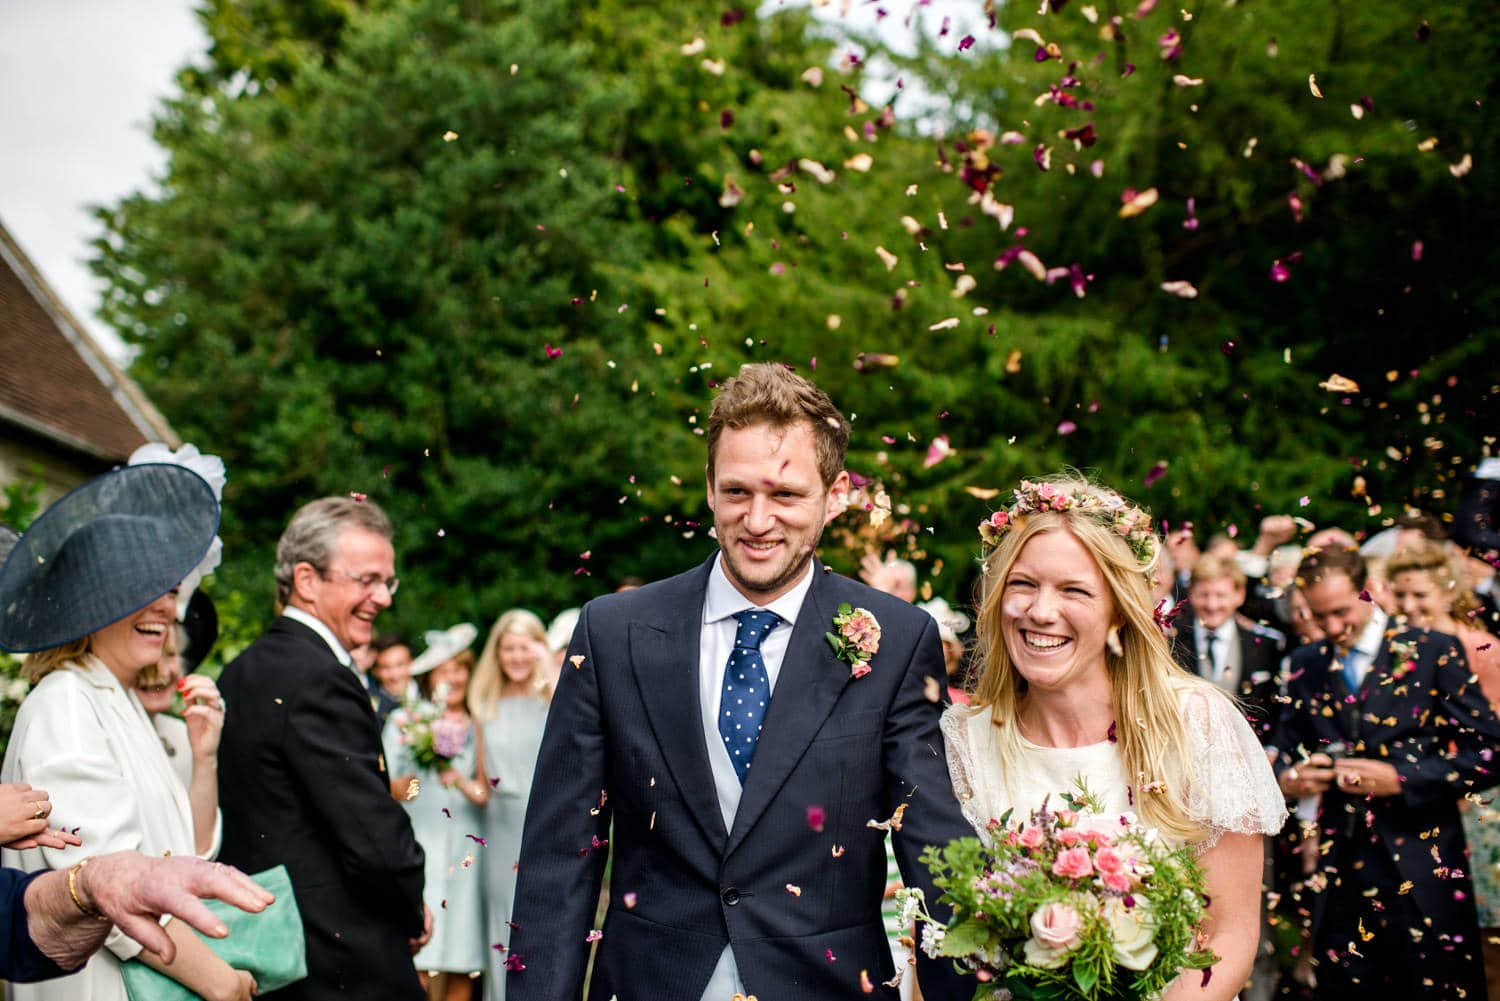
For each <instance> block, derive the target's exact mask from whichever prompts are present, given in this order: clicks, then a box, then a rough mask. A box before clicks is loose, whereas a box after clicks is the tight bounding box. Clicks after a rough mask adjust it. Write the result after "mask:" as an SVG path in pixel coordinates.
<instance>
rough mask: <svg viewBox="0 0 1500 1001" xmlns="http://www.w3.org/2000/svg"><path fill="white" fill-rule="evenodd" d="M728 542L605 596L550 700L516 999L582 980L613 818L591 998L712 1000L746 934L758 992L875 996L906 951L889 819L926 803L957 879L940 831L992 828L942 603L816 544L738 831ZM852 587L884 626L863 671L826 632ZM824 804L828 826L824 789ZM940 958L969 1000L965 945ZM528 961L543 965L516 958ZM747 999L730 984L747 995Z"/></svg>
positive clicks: (909, 828)
mask: <svg viewBox="0 0 1500 1001" xmlns="http://www.w3.org/2000/svg"><path fill="white" fill-rule="evenodd" d="M711 566H712V561H711V560H710V561H709V562H706V563H704V564H703V565H702V566H700V567H698V568H697V569H696V570H692V571H689V572H688V573H685V574H682V575H680V576H677V577H673V578H671V579H669V580H665V581H659V582H657V583H655V584H651V585H648V586H646V587H643V588H640V589H638V590H635V591H629V592H626V593H624V594H614V595H609V596H606V597H603V598H600V599H598V600H596V601H593V602H590V603H589V604H588V605H587V606H585V608H584V610H583V614H582V616H581V617H580V619H579V622H578V627H577V631H576V632H575V633H574V634H573V643H572V645H571V647H570V648H569V651H568V653H569V655H570V657H579V658H582V659H581V661H580V662H579V663H578V665H577V666H576V667H575V666H570V664H571V661H565V662H564V664H563V674H562V677H561V679H560V683H559V685H558V688H557V694H556V696H555V697H554V699H553V702H552V710H551V713H550V715H549V716H548V717H547V730H546V735H545V736H544V737H543V739H542V748H541V757H540V759H539V760H538V762H537V770H536V778H535V782H534V784H533V785H532V796H531V802H530V805H529V807H528V809H527V813H526V830H525V837H524V840H523V842H522V846H521V861H520V868H519V872H518V885H517V888H516V907H515V915H514V917H515V925H516V927H515V929H514V933H513V934H514V937H513V938H512V939H511V953H512V961H513V964H514V965H513V967H512V972H511V974H510V976H509V979H508V981H507V990H508V993H509V997H510V999H511V1001H541V999H558V1001H561V999H570V1001H571V999H576V998H577V997H579V993H580V991H581V990H582V986H583V979H584V968H585V964H586V963H587V960H588V949H587V947H586V946H585V945H584V937H585V935H586V934H587V932H588V931H589V929H590V927H592V921H593V919H594V909H595V902H596V900H597V894H598V890H599V882H600V876H601V874H602V873H603V870H604V863H605V856H606V854H607V852H606V849H605V848H604V847H603V846H602V842H603V841H604V839H606V838H609V837H610V836H611V835H610V829H611V826H610V825H611V821H612V822H613V831H614V833H613V844H612V845H611V846H610V847H612V848H613V850H614V861H613V869H612V871H611V876H610V906H609V913H608V915H607V916H606V918H605V921H604V928H603V931H604V937H603V940H602V941H601V942H600V943H599V951H598V955H597V958H596V959H595V964H594V972H593V980H592V986H591V989H590V992H589V997H590V998H591V999H596V1001H607V999H610V998H615V997H617V998H618V1001H640V999H649V1001H699V999H700V997H701V996H702V993H703V990H704V988H705V986H706V985H707V983H708V980H709V976H710V974H711V973H712V972H713V969H714V966H715V964H717V962H718V960H719V956H720V953H721V952H722V951H723V949H724V947H725V946H726V945H728V944H730V943H732V944H733V949H734V956H735V962H736V965H737V967H738V969H739V973H740V977H741V979H742V980H743V981H744V983H745V988H746V992H747V993H749V994H754V995H757V996H759V997H762V998H788V999H790V998H796V999H798V1001H819V999H830V1001H832V999H840V1001H842V999H846V998H851V997H860V996H862V995H861V994H860V971H861V970H867V971H869V976H870V979H871V980H872V981H874V982H875V984H876V993H875V995H874V996H877V997H885V998H894V997H895V996H896V993H895V991H893V990H889V989H887V988H884V987H881V986H879V982H880V981H882V980H886V979H888V978H890V976H891V974H892V963H891V954H890V948H889V946H888V944H887V941H886V936H885V931H884V929H883V928H882V926H881V920H880V902H881V896H882V893H883V890H884V887H885V884H886V869H885V835H884V834H883V833H882V832H881V831H878V830H872V829H871V828H870V827H868V826H867V823H868V822H869V821H871V820H877V821H879V820H885V819H887V818H889V817H890V816H891V815H892V814H893V813H894V812H895V810H896V807H897V806H898V805H900V804H903V803H905V804H907V806H908V809H907V810H906V812H905V818H904V824H903V826H902V828H901V831H900V833H899V834H897V835H896V839H895V847H896V856H897V859H898V862H899V864H900V867H901V872H902V875H903V877H904V879H905V880H906V882H907V883H908V885H913V886H920V887H922V888H923V890H924V891H925V892H926V894H927V898H928V900H929V901H935V900H936V898H937V891H936V890H934V889H933V887H932V882H931V879H930V878H929V875H928V873H927V870H926V868H925V867H924V866H922V865H920V864H919V863H918V861H917V856H918V855H919V854H920V853H921V851H922V848H923V846H924V845H934V844H936V845H942V844H946V843H947V842H948V841H950V840H952V839H954V838H958V837H966V836H972V835H973V834H974V831H973V829H972V828H970V827H969V825H968V824H967V823H966V822H965V821H964V819H963V815H962V814H961V813H960V811H959V807H958V803H957V801H956V800H955V799H954V796H953V790H952V786H951V784H950V782H949V779H948V767H947V763H946V758H945V755H944V752H943V738H942V735H941V734H940V733H939V731H938V718H939V715H940V712H941V709H942V705H941V704H940V703H939V702H937V701H934V700H935V699H937V698H940V697H941V692H942V690H943V685H944V679H943V657H942V651H941V647H940V644H939V641H938V632H937V625H936V623H935V622H934V620H933V619H932V617H931V616H929V615H927V614H926V613H925V612H923V611H922V610H921V609H918V608H914V607H913V606H911V605H908V604H906V603H904V602H901V601H898V600H897V599H894V598H891V597H890V596H889V595H885V594H881V593H879V592H877V591H874V590H871V589H870V588H868V587H865V586H864V585H862V584H858V583H855V582H854V581H851V580H849V579H847V578H845V577H841V576H837V575H834V574H831V573H827V572H826V571H825V569H824V567H823V566H822V565H821V564H818V563H816V562H815V563H814V565H813V581H812V586H811V588H810V590H809V592H808V595H807V598H806V601H805V603H804V604H803V607H802V609H801V611H800V612H799V614H798V617H797V623H796V626H795V628H794V630H793V632H792V635H791V639H790V643H789V646H788V648H787V652H786V658H785V660H784V661H783V663H782V667H781V673H780V675H779V677H778V679H777V682H776V688H775V692H774V694H773V696H772V698H771V704H770V706H769V707H768V708H767V711H766V718H765V722H764V724H763V727H764V729H763V730H762V734H761V738H760V741H759V743H758V745H757V747H756V751H755V766H754V767H753V768H752V769H751V770H750V773H749V776H748V778H747V779H746V783H745V788H744V794H743V798H742V799H741V800H740V805H739V810H738V812H737V814H736V816H735V820H734V824H733V829H732V830H728V831H726V830H725V829H724V822H723V818H722V815H721V813H720V810H719V802H718V795H717V792H716V790H715V786H714V779H713V775H712V773H711V771H710V765H709V757H708V749H707V745H706V743H705V740H704V734H703V724H702V721H701V715H700V712H699V705H698V703H699V699H698V673H699V633H700V631H701V628H702V609H703V600H704V591H705V587H706V584H707V581H708V574H709V571H710V568H711ZM841 602H848V603H850V604H852V605H854V606H856V607H863V608H867V609H869V610H870V611H871V612H872V613H874V615H875V617H876V618H877V619H878V620H879V622H880V623H881V626H882V637H881V641H880V649H879V651H878V652H877V653H876V654H875V656H874V657H873V658H872V660H871V663H870V666H871V671H870V673H869V674H868V675H866V676H865V677H863V678H859V679H851V677H850V670H849V665H848V664H846V663H845V662H843V661H840V660H838V659H837V658H835V657H834V655H833V651H832V649H831V648H830V646H829V644H828V642H827V641H826V639H825V638H824V634H825V633H826V632H828V631H831V630H832V628H833V626H832V620H833V617H834V615H835V614H837V610H838V606H839V604H840V603H841ZM812 806H818V807H821V808H822V811H823V821H822V829H821V830H815V829H813V826H812V824H811V823H810V821H809V816H808V808H809V807H812ZM921 962H922V963H923V964H924V965H923V966H922V968H921V977H922V986H923V990H924V992H925V993H926V996H927V998H928V999H929V1001H948V999H950V998H951V999H959V998H962V999H965V1001H967V999H968V998H969V997H971V996H972V995H973V991H974V983H973V981H972V980H967V981H966V982H962V983H961V982H960V981H959V978H958V977H956V976H955V975H954V974H953V973H952V968H951V963H949V962H947V961H944V962H943V963H941V964H938V963H928V962H927V961H926V960H925V958H923V959H922V960H921ZM519 965H524V966H525V969H524V970H517V969H515V966H519ZM726 1001H727V999H726Z"/></svg>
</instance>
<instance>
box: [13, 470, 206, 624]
mask: <svg viewBox="0 0 1500 1001" xmlns="http://www.w3.org/2000/svg"><path fill="white" fill-rule="evenodd" d="M218 530H219V504H218V501H216V500H215V499H214V493H213V489H212V488H211V487H210V486H209V485H208V483H207V482H206V481H205V480H204V479H203V478H202V477H201V476H199V475H198V474H197V473H194V472H192V471H191V470H189V469H186V468H184V467H182V466H178V465H171V464H167V463H150V464H146V465H139V466H126V467H124V468H122V469H116V470H114V471H113V472H110V473H106V474H104V475H103V476H100V477H97V478H95V479H92V480H90V481H89V482H87V483H85V484H84V485H83V486H81V487H78V488H77V489H76V490H74V491H73V492H71V493H69V494H67V495H66V496H65V497H63V498H62V499H61V500H59V501H58V502H57V503H55V504H53V505H52V506H51V507H49V508H47V510H45V511H43V512H42V514H41V516H40V517H38V518H37V519H36V521H34V522H33V523H32V525H31V527H30V528H28V529H27V530H26V531H25V532H24V533H22V535H21V537H20V539H19V540H17V541H16V543H15V545H14V547H13V548H12V549H11V552H10V554H9V556H7V557H5V558H4V564H3V566H0V649H3V650H9V651H10V652H12V653H33V652H35V651H38V650H49V649H51V648H53V647H59V646H63V645H65V644H68V643H71V642H73V641H74V640H78V639H82V638H83V637H85V636H87V635H89V634H90V633H92V632H95V631H97V630H99V629H103V628H104V627H105V626H107V625H109V624H110V623H112V622H118V621H119V620H120V619H123V618H125V617H126V616H127V615H130V614H131V613H133V612H137V611H139V610H140V609H142V608H144V607H145V606H147V605H149V604H150V603H151V602H153V601H155V600H156V599H157V598H160V597H161V596H162V595H164V594H166V593H167V592H168V591H170V590H172V589H173V588H174V587H176V586H177V585H178V584H179V583H181V581H182V579H183V578H184V577H186V576H187V575H188V573H189V572H190V571H191V570H192V569H193V568H194V567H196V566H197V565H198V563H199V561H200V560H202V559H203V556H204V554H205V553H207V552H208V548H209V546H210V545H211V544H212V543H213V540H214V536H215V535H216V534H217V533H218ZM0 549H3V543H0Z"/></svg>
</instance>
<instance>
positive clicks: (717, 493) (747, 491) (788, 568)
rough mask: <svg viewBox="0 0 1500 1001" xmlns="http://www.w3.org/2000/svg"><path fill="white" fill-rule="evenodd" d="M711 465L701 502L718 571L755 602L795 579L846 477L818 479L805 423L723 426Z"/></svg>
mask: <svg viewBox="0 0 1500 1001" xmlns="http://www.w3.org/2000/svg"><path fill="white" fill-rule="evenodd" d="M712 468H713V479H712V480H710V481H709V483H708V506H709V508H710V509H712V511H713V513H714V533H715V535H717V537H718V540H719V548H720V550H721V551H722V552H723V559H724V569H725V572H726V574H727V575H728V577H729V580H730V581H731V582H732V583H733V584H734V586H735V587H736V588H737V589H738V590H739V592H740V593H741V594H743V595H744V596H745V597H747V598H749V599H751V600H752V601H754V602H755V603H756V604H758V605H764V604H766V603H768V602H771V601H774V600H775V599H777V598H779V597H781V595H783V594H785V593H786V592H787V591H789V590H790V589H791V588H792V586H793V585H794V584H796V583H797V581H798V580H799V579H801V577H802V574H803V571H804V570H805V569H806V568H807V564H808V561H809V560H811V559H812V555H813V549H814V548H815V547H816V546H817V544H818V540H819V538H821V537H822V534H823V526H824V525H825V524H827V523H828V520H829V519H830V518H831V517H832V516H833V514H835V513H837V511H838V509H839V508H838V506H837V505H838V504H841V503H842V498H843V495H844V493H845V492H846V491H847V489H848V474H847V473H843V472H840V473H839V475H838V476H837V477H835V479H834V482H833V484H832V485H831V486H825V485H824V484H823V480H822V477H821V476H820V474H819V470H818V460H817V450H816V444H815V442H814V439H813V431H812V428H811V427H810V426H808V425H807V424H806V423H797V424H793V425H791V426H789V427H785V428H778V427H773V426H772V425H770V424H767V423H760V424H752V425H750V426H749V427H743V428H726V429H725V430H724V432H723V434H722V436H721V437H720V438H719V440H718V442H717V447H716V454H715V456H714V463H713V466H712Z"/></svg>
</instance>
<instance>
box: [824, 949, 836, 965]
mask: <svg viewBox="0 0 1500 1001" xmlns="http://www.w3.org/2000/svg"><path fill="white" fill-rule="evenodd" d="M823 954H824V955H825V956H827V957H828V961H829V962H830V963H836V962H838V959H837V957H835V956H834V954H833V950H832V949H824V950H823Z"/></svg>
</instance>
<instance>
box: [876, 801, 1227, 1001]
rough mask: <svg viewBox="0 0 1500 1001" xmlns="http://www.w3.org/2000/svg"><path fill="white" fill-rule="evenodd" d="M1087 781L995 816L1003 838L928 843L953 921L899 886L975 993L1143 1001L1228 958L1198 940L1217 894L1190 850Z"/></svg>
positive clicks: (925, 938) (932, 940)
mask: <svg viewBox="0 0 1500 1001" xmlns="http://www.w3.org/2000/svg"><path fill="white" fill-rule="evenodd" d="M1078 789H1079V794H1076V795H1074V794H1065V795H1063V796H1062V799H1063V801H1064V802H1065V803H1066V806H1065V807H1063V808H1059V809H1057V810H1050V809H1048V808H1047V806H1046V804H1045V803H1044V804H1043V806H1042V808H1041V809H1039V810H1037V811H1035V812H1033V813H1032V814H1031V817H1030V819H1029V820H1027V821H1026V822H1024V823H1021V824H1017V825H1012V824H1011V823H1010V815H1009V814H1008V813H1007V814H1006V815H1005V816H1004V817H1001V818H1000V819H999V820H995V821H991V824H990V830H989V834H990V837H991V839H992V841H993V844H994V847H993V848H987V847H985V845H984V844H983V843H982V842H981V841H980V840H979V839H978V838H961V839H959V840H957V841H954V842H952V843H950V844H948V845H947V846H946V847H943V848H932V847H930V848H928V849H927V852H926V854H925V855H924V856H923V859H922V861H923V862H924V863H925V864H927V865H928V866H929V868H930V869H931V871H932V874H933V882H934V884H936V885H937V886H938V887H939V888H940V889H942V890H943V891H944V892H943V896H942V898H941V902H942V903H944V904H948V905H951V906H952V908H953V917H952V920H951V921H950V922H949V923H948V924H946V925H944V924H942V923H940V922H938V921H936V920H934V919H933V918H932V916H931V915H930V914H929V913H928V911H927V908H926V905H925V901H924V900H923V899H922V893H921V891H920V890H902V891H898V896H899V897H901V898H902V899H901V906H902V908H903V912H902V918H903V919H904V920H907V919H910V920H920V921H923V922H924V923H925V927H924V928H923V929H922V949H923V951H924V952H926V953H927V955H929V956H932V957H934V958H936V957H940V956H946V957H950V958H952V959H953V960H955V961H956V962H957V963H959V964H960V965H961V966H963V967H966V968H967V969H968V970H970V971H972V972H973V974H974V977H975V979H976V980H977V981H978V986H977V988H976V990H975V993H974V998H975V1001H990V999H993V1001H1010V999H1013V998H1014V999H1017V1001H1028V999H1035V1001H1075V999H1083V1001H1115V999H1121V1001H1123V999H1130V1001H1136V999H1150V998H1156V997H1160V996H1161V994H1162V992H1163V991H1164V990H1165V988H1166V987H1167V986H1168V985H1169V984H1170V983H1171V982H1172V981H1173V980H1174V979H1176V978H1177V976H1178V975H1179V974H1182V973H1184V971H1191V970H1202V971H1204V972H1203V974H1202V976H1203V978H1204V983H1207V980H1208V978H1209V977H1210V976H1211V973H1212V971H1211V970H1209V969H1208V968H1209V967H1210V966H1212V965H1213V964H1214V963H1216V962H1217V961H1218V957H1217V956H1216V955H1214V954H1213V953H1212V952H1211V951H1208V950H1207V949H1203V948H1200V936H1199V927H1200V925H1201V924H1202V922H1203V918H1204V911H1205V908H1206V907H1207V904H1208V899H1207V897H1206V896H1205V894H1204V882H1203V873H1202V870H1201V869H1200V868H1199V866H1198V864H1197V861H1196V860H1195V858H1194V856H1193V852H1192V849H1191V848H1190V847H1183V848H1178V849H1176V850H1173V849H1171V848H1169V847H1168V846H1167V845H1166V844H1165V843H1164V842H1163V841H1162V840H1161V838H1160V837H1158V835H1157V834H1156V832H1155V831H1154V830H1151V829H1149V828H1146V827H1145V826H1143V825H1142V824H1141V823H1140V822H1139V821H1138V820H1137V819H1136V818H1135V816H1134V815H1133V814H1130V813H1125V814H1115V815H1110V814H1106V813H1104V812H1102V811H1100V810H1097V809H1095V807H1096V806H1097V803H1096V802H1095V801H1094V800H1093V799H1092V797H1090V796H1089V795H1088V791H1087V789H1086V788H1085V787H1084V785H1083V783H1082V782H1081V781H1080V782H1079V783H1078ZM907 923H908V924H909V920H907Z"/></svg>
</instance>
